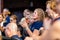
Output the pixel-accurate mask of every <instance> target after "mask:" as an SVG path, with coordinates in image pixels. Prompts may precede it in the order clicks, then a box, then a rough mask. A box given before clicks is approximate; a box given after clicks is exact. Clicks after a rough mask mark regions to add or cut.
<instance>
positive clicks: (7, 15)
mask: <svg viewBox="0 0 60 40" xmlns="http://www.w3.org/2000/svg"><path fill="white" fill-rule="evenodd" d="M2 14H3V17H4V19H3V20H4V26H6V25H7V24H8V23H10V17H9V14H10V11H9V10H8V9H3V13H2Z"/></svg>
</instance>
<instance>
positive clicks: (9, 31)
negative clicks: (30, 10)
mask: <svg viewBox="0 0 60 40" xmlns="http://www.w3.org/2000/svg"><path fill="white" fill-rule="evenodd" d="M16 22H17V17H16V16H15V15H12V16H11V17H10V23H9V24H8V25H7V26H6V29H5V35H6V37H9V38H13V39H19V40H20V38H19V36H18V33H19V31H18V27H17V24H16ZM19 35H20V34H19Z"/></svg>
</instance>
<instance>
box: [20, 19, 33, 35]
mask: <svg viewBox="0 0 60 40" xmlns="http://www.w3.org/2000/svg"><path fill="white" fill-rule="evenodd" d="M19 24H20V25H21V26H22V27H23V28H25V29H26V31H27V33H28V34H29V36H32V34H33V33H32V32H31V30H30V29H29V27H28V24H27V23H26V20H25V19H22V20H21V21H20V22H19Z"/></svg>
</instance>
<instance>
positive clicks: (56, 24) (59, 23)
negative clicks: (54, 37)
mask: <svg viewBox="0 0 60 40" xmlns="http://www.w3.org/2000/svg"><path fill="white" fill-rule="evenodd" d="M52 28H53V29H55V30H59V31H60V20H57V21H55V22H54V23H53V24H52Z"/></svg>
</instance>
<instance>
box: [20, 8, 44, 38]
mask: <svg viewBox="0 0 60 40" xmlns="http://www.w3.org/2000/svg"><path fill="white" fill-rule="evenodd" d="M33 19H34V20H35V22H34V23H32V24H31V26H30V28H29V26H28V24H27V23H26V20H24V21H22V23H20V24H21V25H22V27H23V28H25V29H26V31H27V32H28V34H29V36H30V37H32V38H33V39H35V38H36V36H38V35H39V29H40V28H41V27H43V19H44V11H43V10H42V9H40V8H37V9H35V11H34V13H33Z"/></svg>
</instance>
